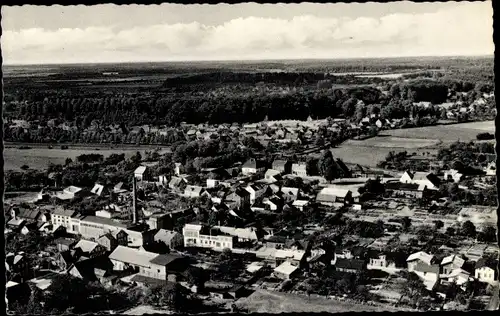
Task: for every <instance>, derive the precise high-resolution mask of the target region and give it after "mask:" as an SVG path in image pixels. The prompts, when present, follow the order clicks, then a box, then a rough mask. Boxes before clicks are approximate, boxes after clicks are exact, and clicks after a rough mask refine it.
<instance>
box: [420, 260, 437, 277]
mask: <svg viewBox="0 0 500 316" xmlns="http://www.w3.org/2000/svg"><path fill="white" fill-rule="evenodd" d="M415 271H418V272H425V273H434V274H439V266H438V265H437V264H432V265H431V264H427V263H425V262H423V261H419V262H418V263H417V265H416V266H415Z"/></svg>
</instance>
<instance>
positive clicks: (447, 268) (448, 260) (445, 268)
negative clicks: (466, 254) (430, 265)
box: [439, 255, 465, 275]
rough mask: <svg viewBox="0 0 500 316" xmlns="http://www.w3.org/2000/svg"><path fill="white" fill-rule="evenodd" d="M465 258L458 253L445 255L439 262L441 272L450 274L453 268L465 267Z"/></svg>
mask: <svg viewBox="0 0 500 316" xmlns="http://www.w3.org/2000/svg"><path fill="white" fill-rule="evenodd" d="M464 264H465V260H464V259H463V258H461V257H459V256H457V255H450V256H447V257H444V258H443V260H441V263H440V264H439V273H441V274H446V275H447V274H450V273H451V272H452V271H453V270H456V269H461V268H463V266H464Z"/></svg>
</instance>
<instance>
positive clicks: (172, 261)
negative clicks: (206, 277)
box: [109, 246, 186, 280]
mask: <svg viewBox="0 0 500 316" xmlns="http://www.w3.org/2000/svg"><path fill="white" fill-rule="evenodd" d="M109 259H110V260H111V262H112V264H113V270H115V271H124V270H132V271H134V272H137V273H138V274H139V275H142V276H145V277H149V278H153V279H159V280H167V276H168V274H169V272H173V271H175V272H176V271H179V270H182V267H183V266H184V267H186V263H185V262H183V261H184V260H183V258H182V257H181V256H178V255H174V254H163V255H159V254H156V253H153V252H148V251H143V250H137V249H133V248H129V247H123V246H118V247H117V248H116V249H115V250H114V251H113V252H112V253H111V254H110V255H109Z"/></svg>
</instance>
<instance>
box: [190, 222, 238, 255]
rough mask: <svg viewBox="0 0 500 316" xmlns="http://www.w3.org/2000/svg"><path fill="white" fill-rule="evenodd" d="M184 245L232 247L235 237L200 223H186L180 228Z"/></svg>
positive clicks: (216, 247)
mask: <svg viewBox="0 0 500 316" xmlns="http://www.w3.org/2000/svg"><path fill="white" fill-rule="evenodd" d="M182 236H183V237H184V246H185V247H200V248H210V249H215V250H222V249H224V248H228V249H233V244H235V243H236V242H237V237H235V236H230V235H228V234H224V233H222V232H221V231H220V230H218V229H212V228H210V227H208V226H204V225H200V224H186V225H184V228H183V229H182Z"/></svg>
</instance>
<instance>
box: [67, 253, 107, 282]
mask: <svg viewBox="0 0 500 316" xmlns="http://www.w3.org/2000/svg"><path fill="white" fill-rule="evenodd" d="M112 269H113V265H112V263H111V261H110V260H109V259H108V258H106V257H96V258H92V259H86V260H78V261H76V262H74V263H73V264H72V265H71V266H70V267H69V268H68V274H70V275H72V276H74V277H76V278H79V279H83V280H85V281H87V282H99V283H101V284H105V283H106V282H107V280H106V279H107V277H109V276H110V275H111V272H112Z"/></svg>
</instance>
